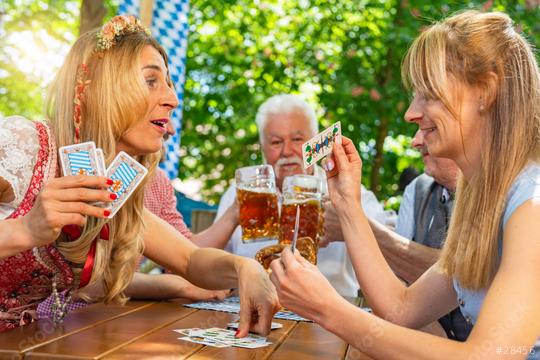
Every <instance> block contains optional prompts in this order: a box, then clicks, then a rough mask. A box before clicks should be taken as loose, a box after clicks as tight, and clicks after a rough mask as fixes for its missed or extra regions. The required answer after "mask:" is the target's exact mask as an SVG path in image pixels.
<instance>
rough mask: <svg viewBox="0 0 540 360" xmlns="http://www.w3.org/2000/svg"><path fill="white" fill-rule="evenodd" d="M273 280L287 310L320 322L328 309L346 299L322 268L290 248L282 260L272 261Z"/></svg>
mask: <svg viewBox="0 0 540 360" xmlns="http://www.w3.org/2000/svg"><path fill="white" fill-rule="evenodd" d="M270 268H271V269H272V274H271V275H270V280H272V283H274V285H275V286H276V289H277V293H278V296H279V301H280V302H281V304H282V305H283V306H285V307H286V308H287V309H289V310H291V311H294V312H295V313H297V314H299V315H301V316H303V317H305V318H308V319H311V320H314V321H316V322H320V320H321V319H322V318H323V314H324V313H325V311H326V309H331V308H332V307H333V305H334V304H338V303H339V302H340V301H341V300H342V298H341V296H340V295H339V294H338V293H337V292H336V290H335V289H334V288H333V287H332V285H330V283H329V282H328V280H327V279H326V278H325V277H324V275H323V274H321V272H320V271H319V269H318V268H317V266H315V265H313V264H311V263H310V262H308V261H307V260H306V259H304V258H303V257H302V256H301V255H300V253H299V252H298V251H295V252H294V255H293V253H292V251H291V249H290V248H285V249H284V250H283V251H282V252H281V259H276V260H274V261H272V263H271V264H270Z"/></svg>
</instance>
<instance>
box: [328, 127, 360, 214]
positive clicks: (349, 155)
mask: <svg viewBox="0 0 540 360" xmlns="http://www.w3.org/2000/svg"><path fill="white" fill-rule="evenodd" d="M341 139H342V140H341V141H339V140H336V142H335V143H334V147H333V150H332V154H331V155H330V156H329V157H327V158H326V164H325V168H326V169H327V172H326V176H327V179H328V192H329V194H330V199H331V200H332V204H333V205H334V207H335V208H336V210H337V211H338V213H339V211H340V210H341V209H350V208H353V207H354V205H358V206H359V204H360V191H361V190H360V189H361V186H360V184H361V183H360V181H361V178H362V160H361V159H360V155H359V154H358V151H356V148H355V147H354V144H353V142H352V141H351V139H349V138H347V137H345V136H341Z"/></svg>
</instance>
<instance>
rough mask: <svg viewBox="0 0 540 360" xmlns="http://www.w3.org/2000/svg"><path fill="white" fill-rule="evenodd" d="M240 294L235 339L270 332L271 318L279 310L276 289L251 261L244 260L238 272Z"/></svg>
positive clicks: (266, 275) (256, 264)
mask: <svg viewBox="0 0 540 360" xmlns="http://www.w3.org/2000/svg"><path fill="white" fill-rule="evenodd" d="M238 289H239V292H240V320H239V321H240V324H239V326H238V331H237V332H236V336H237V337H244V336H246V335H247V334H248V332H249V331H253V332H256V333H259V334H262V335H267V334H268V333H269V332H270V325H271V324H272V317H273V316H274V314H275V313H276V312H277V311H278V310H279V309H280V305H279V301H278V298H277V294H276V289H275V288H274V286H273V285H272V283H271V282H270V279H269V278H268V274H267V273H266V271H265V270H264V269H263V267H262V266H261V265H260V264H259V263H258V262H256V261H255V260H252V259H246V260H245V261H244V262H243V263H242V265H241V266H240V268H239V270H238Z"/></svg>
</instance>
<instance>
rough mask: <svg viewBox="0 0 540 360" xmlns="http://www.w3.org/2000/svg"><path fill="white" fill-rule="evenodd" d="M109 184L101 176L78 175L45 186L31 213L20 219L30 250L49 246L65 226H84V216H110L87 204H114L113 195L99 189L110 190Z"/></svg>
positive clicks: (55, 179)
mask: <svg viewBox="0 0 540 360" xmlns="http://www.w3.org/2000/svg"><path fill="white" fill-rule="evenodd" d="M110 181H111V180H109V179H107V178H106V177H102V176H87V175H77V176H65V177H61V178H54V179H52V180H50V181H49V182H47V183H46V184H45V186H44V188H43V190H42V191H41V192H40V193H39V195H38V196H37V198H36V202H35V203H34V206H33V207H32V210H30V212H28V214H26V215H25V216H24V217H23V218H22V225H23V229H24V233H25V234H26V237H27V240H28V242H29V243H32V244H33V246H41V245H45V244H49V243H51V242H53V241H54V240H56V239H57V238H58V236H59V235H60V231H62V227H64V226H65V225H70V224H75V225H79V226H84V225H85V224H86V217H87V216H94V217H97V218H106V217H107V216H109V215H110V212H109V211H108V210H105V209H103V208H101V207H98V206H95V205H91V204H90V202H95V201H101V202H110V201H113V200H114V199H113V197H114V194H111V193H109V192H108V191H106V190H101V189H100V188H105V187H107V186H109V184H110ZM114 198H115V197H114Z"/></svg>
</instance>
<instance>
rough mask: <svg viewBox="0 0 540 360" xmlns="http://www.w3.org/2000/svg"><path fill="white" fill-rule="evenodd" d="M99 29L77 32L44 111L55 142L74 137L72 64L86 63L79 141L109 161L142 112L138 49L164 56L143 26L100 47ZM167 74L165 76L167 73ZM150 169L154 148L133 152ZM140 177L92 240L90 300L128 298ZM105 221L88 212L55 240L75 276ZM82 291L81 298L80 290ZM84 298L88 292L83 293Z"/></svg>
mask: <svg viewBox="0 0 540 360" xmlns="http://www.w3.org/2000/svg"><path fill="white" fill-rule="evenodd" d="M97 32H98V30H97V29H96V30H93V31H90V32H88V33H86V34H84V35H82V36H81V37H80V38H79V39H78V40H77V41H76V42H75V44H74V45H73V47H72V48H71V51H70V52H69V54H68V56H67V58H66V60H65V62H64V65H63V66H62V68H61V69H60V71H59V73H58V74H57V76H56V78H55V80H54V82H53V84H52V87H51V89H50V91H49V94H48V98H47V101H46V113H47V117H48V120H49V121H50V123H51V124H52V128H53V130H54V134H55V138H56V144H57V146H58V147H61V146H65V145H70V144H72V143H73V141H74V131H75V129H74V123H73V112H74V103H73V100H74V96H75V86H76V76H77V69H78V66H79V65H80V64H87V66H88V75H87V77H86V79H87V80H90V83H89V84H88V86H87V88H86V90H85V91H84V101H83V103H82V121H81V126H80V130H81V133H80V141H81V142H85V141H94V142H95V143H96V146H97V147H99V148H101V149H103V152H104V155H105V161H106V163H107V164H109V163H110V162H111V161H112V160H113V158H114V157H115V155H116V141H117V140H118V139H119V138H120V137H121V136H122V135H123V134H124V133H125V132H126V131H128V130H129V129H130V128H131V127H132V126H133V125H134V124H135V123H136V122H137V121H141V120H142V119H143V117H144V116H145V114H146V112H147V107H148V105H147V104H148V103H147V96H148V90H147V88H146V87H145V85H144V81H143V78H142V75H141V70H140V62H139V59H140V54H141V51H142V50H143V48H144V47H145V46H147V45H151V46H153V47H154V48H156V49H157V50H158V51H159V52H160V54H161V55H162V56H163V58H164V61H165V64H167V55H166V53H165V51H164V50H163V48H162V47H161V46H160V45H159V44H158V43H157V42H156V41H155V40H154V39H153V38H152V37H151V36H149V35H147V34H146V33H145V32H143V31H139V32H135V33H131V34H128V35H125V36H123V37H122V38H121V39H119V40H118V41H117V42H116V44H115V45H114V46H113V47H112V48H110V49H108V50H106V51H102V52H95V51H94V49H95V48H96V41H97V38H96V35H97ZM169 80H170V79H169ZM137 160H138V161H139V162H140V163H141V164H143V165H144V166H146V167H147V168H148V169H149V174H148V175H147V176H146V178H145V179H149V178H151V177H152V175H153V171H154V169H155V167H156V165H157V163H158V160H159V152H157V153H155V154H148V155H144V156H139V157H137ZM145 182H146V181H143V182H142V183H141V184H140V185H139V186H138V188H137V190H135V192H134V193H133V194H132V195H131V197H130V198H129V199H128V201H127V202H126V203H125V204H124V205H123V206H122V208H121V209H120V210H119V211H118V212H117V213H116V215H115V216H114V217H113V218H112V219H111V220H109V221H108V224H109V240H108V241H104V240H99V241H98V242H97V249H96V256H95V261H94V268H93V272H92V277H91V280H90V283H89V285H93V284H96V285H98V286H100V287H102V288H103V290H104V297H103V298H100V299H95V300H103V301H105V302H118V303H123V302H125V301H126V300H127V298H126V297H125V296H124V294H123V292H124V290H125V288H126V287H127V285H128V284H129V282H130V281H131V279H132V277H133V273H134V272H135V270H136V269H137V266H138V259H139V256H140V254H141V253H142V250H143V240H142V233H143V230H144V223H143V219H142V215H143V197H144V185H145ZM105 222H106V221H104V220H98V219H96V218H88V222H87V224H86V226H85V228H84V229H83V232H82V235H81V237H80V238H79V239H78V240H76V241H71V242H70V241H66V239H65V238H64V237H63V236H61V237H60V238H59V239H58V241H57V242H56V246H57V248H58V249H59V250H60V252H61V253H62V254H63V255H64V257H65V258H66V259H67V260H68V261H70V262H72V263H74V264H75V266H73V270H74V273H75V277H76V279H78V277H79V276H80V273H81V265H82V264H84V262H85V260H86V257H87V254H88V251H89V248H90V246H91V244H92V241H93V240H94V239H95V238H96V237H97V236H98V234H99V232H100V229H101V227H102V226H103V224H104V223H105ZM82 295H83V296H82V297H83V298H85V295H84V290H83V291H82ZM86 298H88V296H86Z"/></svg>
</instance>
